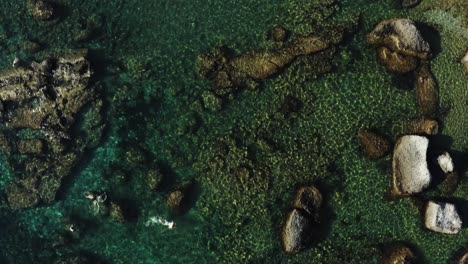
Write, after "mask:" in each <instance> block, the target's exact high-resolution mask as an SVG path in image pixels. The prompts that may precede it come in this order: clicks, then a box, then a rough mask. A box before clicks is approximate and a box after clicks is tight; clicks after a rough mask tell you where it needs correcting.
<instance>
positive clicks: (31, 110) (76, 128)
mask: <svg viewBox="0 0 468 264" xmlns="http://www.w3.org/2000/svg"><path fill="white" fill-rule="evenodd" d="M86 54H87V52H86V51H85V50H82V51H77V52H74V53H73V54H70V55H68V56H64V57H58V58H49V59H46V60H44V61H43V62H41V63H37V62H33V63H31V65H30V66H28V67H18V68H15V69H12V70H8V71H6V72H3V73H0V106H1V108H2V111H1V114H0V121H1V126H0V135H1V139H2V140H0V143H1V144H0V145H1V146H2V149H3V151H5V152H6V153H7V155H8V157H9V163H10V166H11V168H12V170H13V171H14V172H15V174H16V175H15V179H14V180H13V182H12V183H11V184H10V185H9V187H8V190H7V198H8V202H9V204H10V207H11V208H30V207H34V206H36V205H38V204H39V203H40V202H41V201H42V202H44V203H51V202H53V201H54V199H55V195H56V193H57V191H58V189H59V188H60V185H61V181H62V179H63V178H64V177H66V176H67V175H69V174H70V172H71V170H72V168H73V167H74V166H75V165H76V164H77V162H78V161H79V160H80V158H81V157H82V155H83V152H84V151H85V149H87V147H93V146H95V145H96V144H97V142H98V141H99V138H100V135H101V133H102V130H103V122H102V117H101V113H100V109H101V107H102V101H101V100H100V99H99V98H98V96H97V94H98V93H97V91H96V90H95V89H94V88H95V87H94V86H93V87H90V85H89V82H90V78H91V76H92V73H93V72H92V70H91V66H90V63H89V61H88V60H87V59H86ZM83 113H87V116H88V119H87V118H84V120H82V122H81V121H80V122H77V120H79V119H80V117H81V116H83V115H82V114H83Z"/></svg>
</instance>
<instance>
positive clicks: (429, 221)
mask: <svg viewBox="0 0 468 264" xmlns="http://www.w3.org/2000/svg"><path fill="white" fill-rule="evenodd" d="M424 224H425V226H426V227H427V228H428V229H430V230H432V231H435V232H439V233H444V234H457V233H458V232H460V230H461V228H462V220H461V219H460V215H459V214H458V212H457V208H456V207H455V205H454V204H451V203H438V202H433V201H429V202H428V204H427V206H426V212H425V220H424Z"/></svg>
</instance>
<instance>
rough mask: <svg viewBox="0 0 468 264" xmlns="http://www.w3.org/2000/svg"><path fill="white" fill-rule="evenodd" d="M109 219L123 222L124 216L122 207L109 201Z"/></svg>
mask: <svg viewBox="0 0 468 264" xmlns="http://www.w3.org/2000/svg"><path fill="white" fill-rule="evenodd" d="M109 216H110V219H111V220H112V221H114V222H117V223H124V222H125V217H124V214H123V212H122V208H121V207H120V205H118V204H116V203H114V202H111V204H110V215H109Z"/></svg>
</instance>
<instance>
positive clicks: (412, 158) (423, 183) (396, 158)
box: [392, 135, 431, 196]
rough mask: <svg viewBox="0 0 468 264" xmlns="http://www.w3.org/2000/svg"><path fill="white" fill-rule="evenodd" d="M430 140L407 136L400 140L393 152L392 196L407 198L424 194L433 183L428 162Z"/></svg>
mask: <svg viewBox="0 0 468 264" xmlns="http://www.w3.org/2000/svg"><path fill="white" fill-rule="evenodd" d="M428 146H429V139H427V138H426V137H423V136H417V135H406V136H402V137H400V138H399V139H398V141H397V143H396V144H395V148H394V151H393V162H392V169H393V173H392V194H393V195H394V196H407V195H411V194H416V193H420V192H422V191H423V190H424V189H425V188H427V187H428V186H429V183H430V182H431V173H430V172H429V169H428V164H427V160H426V155H427V149H428Z"/></svg>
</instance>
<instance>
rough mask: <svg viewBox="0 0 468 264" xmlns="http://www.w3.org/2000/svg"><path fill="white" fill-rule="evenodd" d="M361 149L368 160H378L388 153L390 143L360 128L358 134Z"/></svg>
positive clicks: (380, 136) (382, 137)
mask: <svg viewBox="0 0 468 264" xmlns="http://www.w3.org/2000/svg"><path fill="white" fill-rule="evenodd" d="M358 138H359V141H360V142H361V146H362V149H363V151H364V153H365V154H366V156H367V157H369V158H370V159H380V158H382V157H384V156H386V155H387V154H388V152H389V151H390V142H389V141H388V139H387V138H386V137H384V136H382V135H379V134H377V133H375V132H373V131H371V130H369V129H365V128H362V129H360V130H359V133H358Z"/></svg>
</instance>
